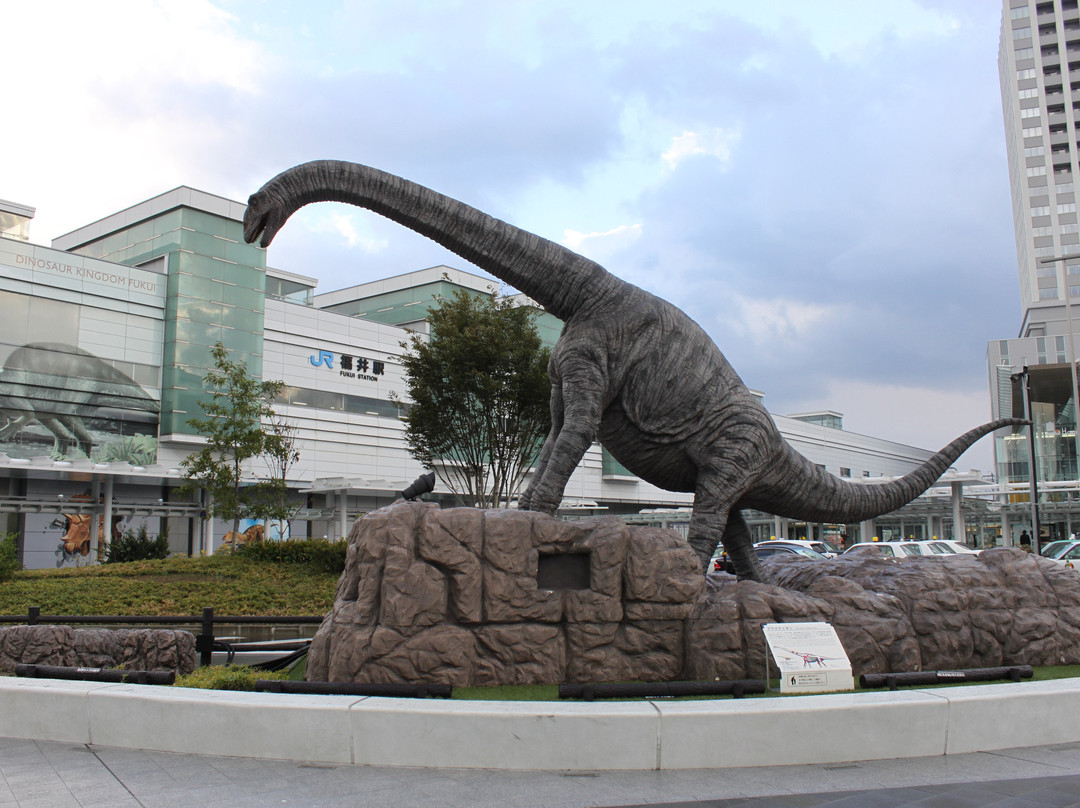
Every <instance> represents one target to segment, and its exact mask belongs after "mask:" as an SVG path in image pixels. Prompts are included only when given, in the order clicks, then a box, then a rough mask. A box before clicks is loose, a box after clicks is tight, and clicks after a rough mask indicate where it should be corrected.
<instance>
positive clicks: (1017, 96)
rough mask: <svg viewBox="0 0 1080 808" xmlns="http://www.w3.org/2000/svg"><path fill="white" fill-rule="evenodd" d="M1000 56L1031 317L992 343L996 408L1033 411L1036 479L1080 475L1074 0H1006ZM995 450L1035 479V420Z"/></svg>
mask: <svg viewBox="0 0 1080 808" xmlns="http://www.w3.org/2000/svg"><path fill="white" fill-rule="evenodd" d="M998 66H999V71H1000V77H1001V102H1002V111H1003V114H1004V119H1005V142H1006V147H1007V151H1008V161H1009V184H1010V187H1011V190H1012V203H1013V221H1014V227H1015V232H1016V258H1017V269H1018V273H1019V281H1020V302H1021V305H1022V307H1023V315H1022V321H1021V323H1020V328H1019V333H1018V335H1017V337H1015V338H1012V339H1001V340H994V341H992V342H991V343H990V344H989V346H988V350H987V358H988V366H989V371H990V390H991V400H992V409H993V412H994V415H995V416H998V415H1015V416H1025V415H1027V414H1028V413H1030V415H1031V417H1032V420H1033V422H1034V423H1035V429H1034V434H1035V447H1034V448H1035V452H1034V455H1035V468H1036V474H1035V477H1036V480H1037V481H1039V482H1044V481H1067V480H1076V479H1077V477H1078V473H1077V454H1078V453H1077V437H1076V400H1077V394H1076V392H1077V381H1076V372H1075V361H1076V358H1077V344H1076V340H1075V337H1074V336H1073V335H1074V333H1075V331H1074V328H1073V314H1074V312H1073V308H1074V304H1076V303H1080V223H1078V219H1077V209H1076V206H1077V196H1076V186H1075V183H1076V182H1078V181H1080V179H1078V172H1080V165H1078V163H1077V156H1078V154H1080V128H1078V125H1077V124H1078V121H1080V8H1078V2H1077V0H1004V2H1003V4H1002V22H1001V41H1000V46H999V51H998ZM1075 313H1076V315H1077V316H1078V317H1080V311H1077V312H1075ZM995 452H996V461H997V474H998V478H999V479H1000V480H1002V481H1006V482H1027V481H1029V480H1030V467H1031V457H1032V451H1031V447H1030V446H1029V444H1028V438H1027V435H1026V430H1024V431H1016V432H1015V433H1013V434H999V435H998V436H997V438H996V444H995Z"/></svg>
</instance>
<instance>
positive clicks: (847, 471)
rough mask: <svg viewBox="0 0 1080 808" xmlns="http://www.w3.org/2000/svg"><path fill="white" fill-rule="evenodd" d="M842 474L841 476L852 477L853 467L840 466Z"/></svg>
mask: <svg viewBox="0 0 1080 808" xmlns="http://www.w3.org/2000/svg"><path fill="white" fill-rule="evenodd" d="M840 476H841V477H850V476H851V469H848V468H844V467H843V466H841V467H840Z"/></svg>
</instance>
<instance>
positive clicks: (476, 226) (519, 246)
mask: <svg viewBox="0 0 1080 808" xmlns="http://www.w3.org/2000/svg"><path fill="white" fill-rule="evenodd" d="M313 202H345V203H347V204H350V205H356V206H358V207H362V208H367V209H368V210H371V211H374V212H375V213H378V214H380V215H382V216H385V217H387V218H388V219H391V220H393V221H395V222H397V223H398V224H401V225H404V226H405V227H408V228H409V229H411V230H414V231H416V232H417V233H420V234H421V235H424V236H427V237H428V238H430V239H431V240H433V241H435V242H437V243H438V244H440V245H442V246H443V247H445V248H446V249H448V250H451V251H452V252H454V253H456V254H458V255H460V256H461V257H462V258H464V259H466V260H467V261H470V262H471V263H473V264H475V265H476V266H478V267H480V268H481V269H484V270H486V271H488V272H490V273H491V274H492V275H494V276H495V277H497V278H499V279H501V280H503V281H506V282H507V283H508V284H510V285H512V286H513V287H515V288H516V289H518V290H520V291H522V292H524V293H525V294H527V295H528V296H529V297H531V298H533V299H534V300H536V301H537V302H539V303H540V304H541V305H543V306H544V307H545V308H546V309H547V310H548V311H550V312H551V313H552V314H554V315H555V316H556V317H559V318H561V319H563V320H565V319H567V318H569V316H570V315H572V314H573V313H574V311H576V310H577V309H578V308H579V307H580V306H581V305H583V303H585V302H586V301H593V300H596V299H598V298H600V297H602V296H603V293H604V291H605V289H607V288H614V287H618V285H619V284H621V283H622V281H619V280H618V279H617V278H615V276H613V275H611V274H610V273H609V272H608V271H607V270H605V269H604V268H603V267H602V266H600V265H599V264H597V263H595V262H593V261H590V260H588V259H587V258H584V257H583V256H580V255H578V254H577V253H575V252H573V251H571V250H568V249H566V248H565V247H563V246H561V245H559V244H556V243H555V242H552V241H548V240H547V239H543V238H541V237H539V236H536V235H533V234H532V233H529V232H526V231H524V230H521V229H520V228H517V227H514V226H513V225H510V224H507V223H506V222H504V221H501V220H499V219H496V218H494V217H492V216H488V215H487V214H485V213H483V212H482V211H479V210H477V209H476V208H473V207H470V206H469V205H466V204H464V203H463V202H458V201H457V200H456V199H451V198H450V197H448V196H443V195H442V194H439V193H436V192H435V191H432V190H431V189H429V188H425V187H424V186H422V185H417V184H416V183H414V182H410V181H409V180H406V179H402V178H401V177H398V176H395V175H394V174H389V173H387V172H385V171H380V170H379V169H376V168H371V167H370V166H365V165H360V164H359V163H349V162H343V161H339V160H315V161H313V162H310V163H304V164H302V165H299V166H296V167H294V168H290V169H288V170H286V171H283V172H282V173H280V174H278V175H277V176H276V177H274V178H273V179H272V180H270V181H269V182H268V183H266V185H264V186H263V187H262V188H261V189H259V190H258V191H257V192H256V193H255V194H253V195H252V196H251V198H250V199H249V200H248V210H247V213H245V215H244V238H245V239H246V240H247V241H248V242H249V243H250V242H253V241H255V240H256V239H258V238H260V237H261V241H260V243H261V244H262V246H263V247H266V246H268V245H269V244H270V242H271V240H273V238H274V235H275V234H276V233H277V231H278V230H279V229H281V227H282V225H284V224H285V221H286V220H287V219H288V218H289V217H290V216H291V215H292V214H293V213H295V212H296V211H297V210H299V209H300V208H301V207H303V206H304V205H309V204H311V203H313Z"/></svg>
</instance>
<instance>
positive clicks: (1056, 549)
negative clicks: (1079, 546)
mask: <svg viewBox="0 0 1080 808" xmlns="http://www.w3.org/2000/svg"><path fill="white" fill-rule="evenodd" d="M1076 543H1077V542H1076V540H1075V539H1071V540H1070V539H1065V540H1063V541H1052V542H1050V543H1049V544H1044V545H1043V546H1042V549H1040V550H1039V555H1041V556H1042V557H1043V558H1057V557H1058V556H1059V555H1060V554H1061V553H1063V552H1065V549H1066V548H1067V547H1069V546H1071V545H1073V544H1076Z"/></svg>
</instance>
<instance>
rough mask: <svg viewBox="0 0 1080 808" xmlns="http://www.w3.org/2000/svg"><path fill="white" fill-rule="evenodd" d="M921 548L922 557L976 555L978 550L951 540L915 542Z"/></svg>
mask: <svg viewBox="0 0 1080 808" xmlns="http://www.w3.org/2000/svg"><path fill="white" fill-rule="evenodd" d="M915 543H916V544H918V545H919V546H920V547H922V548H923V555H962V554H969V555H978V553H979V551H978V550H973V549H972V548H970V547H968V546H967V545H966V544H963V543H961V542H958V541H953V540H952V539H930V540H929V541H919V542H915Z"/></svg>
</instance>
